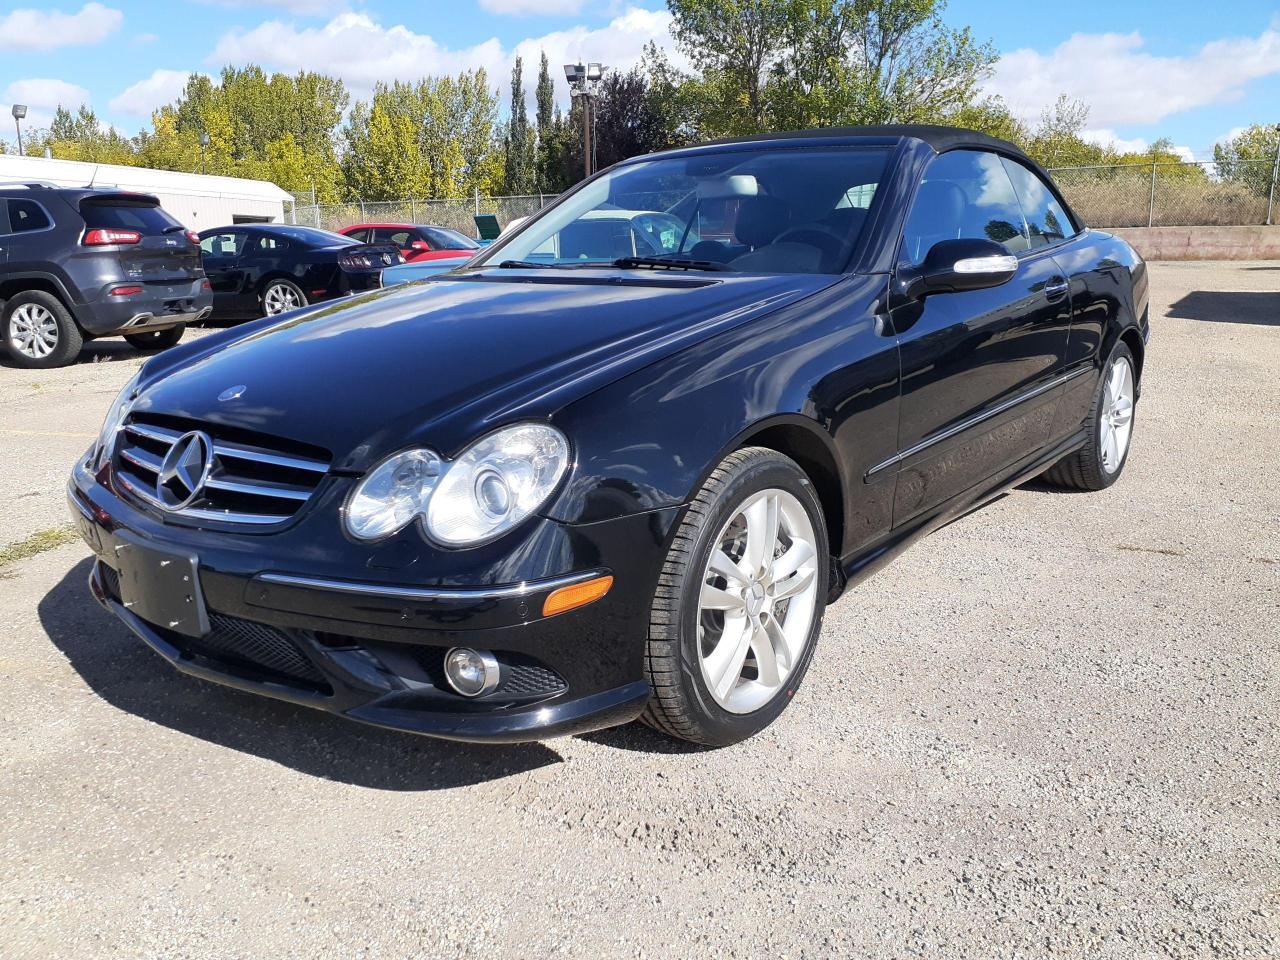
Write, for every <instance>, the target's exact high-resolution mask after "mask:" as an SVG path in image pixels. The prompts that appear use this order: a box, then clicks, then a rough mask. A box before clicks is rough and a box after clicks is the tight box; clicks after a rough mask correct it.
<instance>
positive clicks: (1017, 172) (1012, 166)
mask: <svg viewBox="0 0 1280 960" xmlns="http://www.w3.org/2000/svg"><path fill="white" fill-rule="evenodd" d="M1004 167H1005V169H1006V170H1007V171H1009V179H1010V180H1012V181H1013V189H1014V190H1015V191H1017V194H1018V199H1019V200H1021V201H1022V212H1023V214H1024V215H1025V216H1026V218H1027V228H1028V230H1029V231H1030V240H1031V246H1032V247H1043V246H1047V245H1048V244H1051V243H1057V242H1058V241H1059V240H1065V239H1066V238H1067V237H1070V236H1073V235H1074V234H1075V233H1076V227H1075V224H1073V223H1072V222H1071V218H1070V217H1068V216H1067V212H1066V211H1065V210H1063V209H1062V204H1060V203H1059V202H1058V201H1057V199H1056V198H1055V197H1054V195H1053V191H1052V190H1050V189H1049V185H1048V184H1047V183H1045V182H1044V181H1043V180H1041V179H1040V176H1039V174H1037V173H1035V172H1034V171H1032V170H1030V169H1028V168H1027V167H1024V166H1023V165H1022V164H1020V163H1018V161H1016V160H1010V159H1008V158H1007V157H1006V158H1004Z"/></svg>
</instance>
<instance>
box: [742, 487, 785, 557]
mask: <svg viewBox="0 0 1280 960" xmlns="http://www.w3.org/2000/svg"><path fill="white" fill-rule="evenodd" d="M743 517H745V518H746V521H747V551H746V554H745V555H744V557H743V559H744V560H745V561H746V565H747V569H748V570H749V571H750V572H751V573H753V574H754V573H758V572H760V571H763V570H764V569H765V565H766V564H767V563H768V562H769V561H770V560H771V559H772V558H773V548H774V544H776V543H777V542H778V498H777V497H775V496H773V495H771V494H766V495H765V496H763V497H760V498H759V499H758V500H756V501H755V502H754V503H753V504H751V506H749V507H747V509H746V510H745V511H743Z"/></svg>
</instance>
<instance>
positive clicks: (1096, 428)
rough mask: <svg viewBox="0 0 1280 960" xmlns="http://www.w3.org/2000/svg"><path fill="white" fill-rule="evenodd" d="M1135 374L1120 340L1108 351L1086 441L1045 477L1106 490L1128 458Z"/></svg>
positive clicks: (1082, 487)
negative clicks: (1109, 352) (1109, 354)
mask: <svg viewBox="0 0 1280 960" xmlns="http://www.w3.org/2000/svg"><path fill="white" fill-rule="evenodd" d="M1136 401H1137V376H1136V367H1135V365H1134V362H1133V353H1132V352H1131V351H1130V350H1129V348H1128V347H1127V346H1125V345H1124V344H1123V343H1117V344H1116V346H1115V349H1114V350H1112V351H1111V356H1110V357H1109V358H1108V360H1107V365H1106V367H1105V368H1104V369H1103V371H1102V381H1101V382H1100V383H1099V384H1098V392H1097V394H1096V395H1095V396H1094V398H1093V407H1092V409H1091V410H1090V414H1089V423H1090V429H1089V441H1088V442H1087V443H1086V444H1085V445H1084V446H1082V447H1081V448H1080V449H1079V450H1077V451H1075V452H1074V453H1072V454H1070V455H1069V456H1067V457H1065V458H1063V459H1062V460H1059V461H1058V462H1057V463H1055V464H1054V465H1053V466H1052V467H1050V468H1049V469H1048V470H1047V471H1045V473H1044V479H1045V480H1047V481H1048V482H1049V483H1052V484H1055V485H1056V486H1059V487H1067V488H1070V489H1074V490H1105V489H1106V488H1107V487H1109V486H1111V484H1113V483H1115V482H1116V480H1117V479H1119V477H1120V473H1121V471H1122V470H1124V465H1125V463H1126V462H1127V461H1128V459H1129V444H1130V442H1131V441H1132V440H1133V412H1134V404H1135V402H1136Z"/></svg>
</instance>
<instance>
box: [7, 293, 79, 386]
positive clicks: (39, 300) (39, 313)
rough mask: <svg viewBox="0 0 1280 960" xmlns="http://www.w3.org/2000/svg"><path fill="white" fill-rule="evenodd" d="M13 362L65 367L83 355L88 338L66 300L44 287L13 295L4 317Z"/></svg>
mask: <svg viewBox="0 0 1280 960" xmlns="http://www.w3.org/2000/svg"><path fill="white" fill-rule="evenodd" d="M0 328H3V335H4V344H5V346H6V347H8V348H9V353H10V355H11V356H12V357H13V362H14V363H16V364H17V365H18V366H20V367H27V368H29V369H47V368H49V367H63V366H66V365H67V364H69V363H73V362H74V361H75V359H76V357H78V356H80V348H81V346H83V345H84V337H83V336H82V335H81V333H80V328H79V327H77V326H76V322H75V320H74V319H73V318H72V316H71V311H69V310H68V309H67V308H66V307H65V306H63V304H62V301H61V300H59V299H58V298H57V297H55V296H54V295H53V294H51V293H46V292H45V291H43V290H27V291H26V292H24V293H19V294H16V295H15V296H13V297H10V298H9V300H8V301H6V303H5V305H4V313H3V315H2V317H0Z"/></svg>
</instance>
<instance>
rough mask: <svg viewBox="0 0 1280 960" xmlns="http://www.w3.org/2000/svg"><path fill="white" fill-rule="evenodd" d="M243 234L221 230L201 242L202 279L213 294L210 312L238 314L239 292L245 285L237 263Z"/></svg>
mask: <svg viewBox="0 0 1280 960" xmlns="http://www.w3.org/2000/svg"><path fill="white" fill-rule="evenodd" d="M246 236H247V235H246V234H245V232H244V231H243V230H223V231H220V232H218V233H211V234H207V235H206V236H204V237H203V238H201V240H200V259H201V262H202V263H203V264H204V272H205V276H207V277H208V278H209V287H210V289H211V290H213V312H214V313H215V314H226V313H234V312H237V311H239V310H240V308H241V304H240V291H241V287H242V286H243V284H244V267H243V265H242V264H241V262H240V258H241V254H242V253H243V252H244V246H245V239H246Z"/></svg>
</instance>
